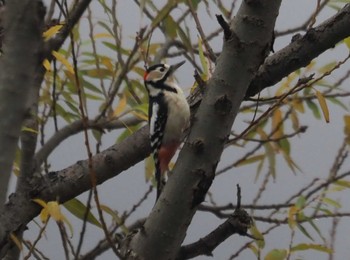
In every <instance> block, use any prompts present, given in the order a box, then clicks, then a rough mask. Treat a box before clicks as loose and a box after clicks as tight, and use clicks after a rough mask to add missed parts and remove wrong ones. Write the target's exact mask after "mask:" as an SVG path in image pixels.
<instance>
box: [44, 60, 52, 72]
mask: <svg viewBox="0 0 350 260" xmlns="http://www.w3.org/2000/svg"><path fill="white" fill-rule="evenodd" d="M43 66H44V68H45V69H46V71H49V72H50V71H51V63H50V62H49V60H48V59H45V60H44V61H43Z"/></svg>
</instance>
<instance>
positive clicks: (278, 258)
mask: <svg viewBox="0 0 350 260" xmlns="http://www.w3.org/2000/svg"><path fill="white" fill-rule="evenodd" d="M286 256H287V250H286V249H273V250H271V251H270V252H268V253H267V255H266V256H265V258H264V259H265V260H284V259H286Z"/></svg>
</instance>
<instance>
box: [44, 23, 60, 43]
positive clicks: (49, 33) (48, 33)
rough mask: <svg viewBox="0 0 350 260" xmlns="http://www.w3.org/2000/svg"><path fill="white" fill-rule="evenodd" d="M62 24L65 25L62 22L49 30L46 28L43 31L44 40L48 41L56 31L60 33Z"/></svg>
mask: <svg viewBox="0 0 350 260" xmlns="http://www.w3.org/2000/svg"><path fill="white" fill-rule="evenodd" d="M62 26H63V25H62V24H58V25H55V26H52V27H50V28H49V29H48V30H46V31H45V32H44V33H43V37H44V41H47V40H49V39H50V38H52V37H53V36H54V35H56V33H58V31H59V30H61V28H62Z"/></svg>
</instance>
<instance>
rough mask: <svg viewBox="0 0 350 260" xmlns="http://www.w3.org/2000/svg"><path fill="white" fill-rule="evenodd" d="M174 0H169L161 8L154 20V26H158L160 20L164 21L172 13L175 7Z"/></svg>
mask: <svg viewBox="0 0 350 260" xmlns="http://www.w3.org/2000/svg"><path fill="white" fill-rule="evenodd" d="M174 3H175V2H174V1H173V0H172V1H168V3H167V4H166V5H165V6H164V7H163V8H162V9H161V10H159V12H158V14H157V16H156V17H155V18H154V19H153V21H152V28H155V27H157V26H158V24H159V23H160V22H162V21H163V20H164V19H165V18H166V17H167V16H168V15H169V13H170V11H171V9H172V8H173V7H174Z"/></svg>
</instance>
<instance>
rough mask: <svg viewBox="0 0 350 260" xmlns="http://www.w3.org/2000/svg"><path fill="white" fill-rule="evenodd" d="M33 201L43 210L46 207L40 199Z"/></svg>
mask: <svg viewBox="0 0 350 260" xmlns="http://www.w3.org/2000/svg"><path fill="white" fill-rule="evenodd" d="M33 201H34V202H36V203H37V204H39V205H40V206H42V207H43V208H45V207H46V202H45V201H43V200H42V199H33Z"/></svg>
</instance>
